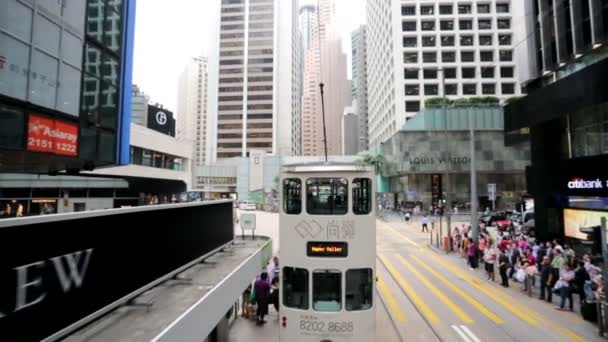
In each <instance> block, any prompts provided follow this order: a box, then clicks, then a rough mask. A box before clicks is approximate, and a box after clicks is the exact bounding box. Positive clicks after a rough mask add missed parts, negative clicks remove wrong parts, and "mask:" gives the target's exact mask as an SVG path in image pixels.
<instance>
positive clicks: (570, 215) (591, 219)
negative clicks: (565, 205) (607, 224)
mask: <svg viewBox="0 0 608 342" xmlns="http://www.w3.org/2000/svg"><path fill="white" fill-rule="evenodd" d="M602 217H606V218H608V212H606V211H591V210H580V209H564V235H565V236H566V237H569V238H574V239H579V240H586V239H587V234H584V233H581V232H580V230H579V228H582V227H593V226H599V225H600V224H601V219H602Z"/></svg>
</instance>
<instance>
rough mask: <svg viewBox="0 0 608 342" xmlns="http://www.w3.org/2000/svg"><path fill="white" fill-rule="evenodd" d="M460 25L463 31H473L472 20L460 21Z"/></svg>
mask: <svg viewBox="0 0 608 342" xmlns="http://www.w3.org/2000/svg"><path fill="white" fill-rule="evenodd" d="M458 25H459V27H460V29H461V30H472V29H473V21H472V20H460V21H459V22H458Z"/></svg>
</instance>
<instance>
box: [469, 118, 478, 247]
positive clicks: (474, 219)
mask: <svg viewBox="0 0 608 342" xmlns="http://www.w3.org/2000/svg"><path fill="white" fill-rule="evenodd" d="M473 114H474V113H473V111H472V110H470V111H469V135H470V140H471V141H470V147H471V150H470V154H471V235H473V241H474V242H475V243H476V242H477V240H478V239H479V230H478V227H477V163H476V160H475V127H474V120H473Z"/></svg>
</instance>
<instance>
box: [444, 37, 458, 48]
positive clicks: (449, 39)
mask: <svg viewBox="0 0 608 342" xmlns="http://www.w3.org/2000/svg"><path fill="white" fill-rule="evenodd" d="M454 44H455V43H454V36H441V46H454Z"/></svg>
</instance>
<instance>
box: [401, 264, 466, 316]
mask: <svg viewBox="0 0 608 342" xmlns="http://www.w3.org/2000/svg"><path fill="white" fill-rule="evenodd" d="M396 257H397V259H399V261H400V262H401V263H402V264H403V265H405V267H407V268H408V269H409V270H410V272H412V273H413V274H414V276H416V278H418V279H419V280H420V281H421V282H422V283H423V284H424V286H426V287H427V288H428V289H429V290H430V291H431V292H433V294H434V295H435V296H437V298H439V300H441V301H442V302H443V304H445V305H446V306H447V307H448V308H449V309H450V310H452V312H453V313H455V314H456V316H458V318H460V319H461V320H462V321H463V322H464V323H465V324H471V323H474V322H475V321H473V319H472V318H471V317H470V316H469V315H467V314H466V313H465V312H464V311H462V309H461V308H459V307H458V305H456V303H454V302H453V301H452V300H451V299H449V298H448V297H447V296H446V295H445V294H443V292H441V291H440V290H439V288H437V286H435V285H433V283H431V282H430V281H429V280H428V279H427V278H426V277H425V276H424V275H422V273H420V272H419V271H418V270H417V269H416V268H414V266H412V265H411V264H410V263H409V262H408V261H407V260H405V259H404V258H403V257H402V256H401V255H398V254H397V255H396Z"/></svg>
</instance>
